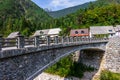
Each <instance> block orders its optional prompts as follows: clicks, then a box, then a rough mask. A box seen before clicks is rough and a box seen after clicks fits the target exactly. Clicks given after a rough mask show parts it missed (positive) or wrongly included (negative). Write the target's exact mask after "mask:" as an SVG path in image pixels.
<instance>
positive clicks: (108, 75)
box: [100, 70, 120, 80]
mask: <svg viewBox="0 0 120 80" xmlns="http://www.w3.org/2000/svg"><path fill="white" fill-rule="evenodd" d="M100 80H120V74H118V73H112V72H110V71H106V70H105V71H102V72H101V75H100Z"/></svg>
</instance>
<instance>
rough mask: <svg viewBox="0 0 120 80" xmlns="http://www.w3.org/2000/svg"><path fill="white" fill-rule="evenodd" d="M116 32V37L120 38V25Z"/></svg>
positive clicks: (115, 28)
mask: <svg viewBox="0 0 120 80" xmlns="http://www.w3.org/2000/svg"><path fill="white" fill-rule="evenodd" d="M114 30H115V32H116V33H115V36H119V37H120V25H117V26H116V27H114Z"/></svg>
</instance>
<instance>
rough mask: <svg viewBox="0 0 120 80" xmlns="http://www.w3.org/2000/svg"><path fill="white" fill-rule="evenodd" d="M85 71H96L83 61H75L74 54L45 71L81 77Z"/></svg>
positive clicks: (63, 75) (64, 75)
mask: <svg viewBox="0 0 120 80" xmlns="http://www.w3.org/2000/svg"><path fill="white" fill-rule="evenodd" d="M85 71H94V68H92V67H90V66H89V67H88V66H86V65H84V64H82V63H77V62H73V61H72V56H68V57H65V58H63V59H61V60H60V61H59V62H57V63H56V64H54V65H53V66H51V67H50V68H48V69H47V70H46V71H45V72H47V73H50V74H56V75H60V76H62V77H69V76H75V77H79V78H81V77H82V76H83V73H84V72H85Z"/></svg>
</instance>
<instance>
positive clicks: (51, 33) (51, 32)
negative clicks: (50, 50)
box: [33, 28, 61, 37]
mask: <svg viewBox="0 0 120 80" xmlns="http://www.w3.org/2000/svg"><path fill="white" fill-rule="evenodd" d="M60 31H61V29H60V28H53V29H44V30H37V31H36V32H35V33H34V35H33V36H42V37H45V36H48V35H49V36H50V37H55V36H58V35H59V33H60Z"/></svg>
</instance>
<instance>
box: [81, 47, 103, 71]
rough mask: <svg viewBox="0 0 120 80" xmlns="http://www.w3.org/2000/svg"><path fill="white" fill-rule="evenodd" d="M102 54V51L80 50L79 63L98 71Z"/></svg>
mask: <svg viewBox="0 0 120 80" xmlns="http://www.w3.org/2000/svg"><path fill="white" fill-rule="evenodd" d="M103 54H104V51H102V50H94V49H86V50H82V51H81V52H80V58H79V62H82V63H83V64H85V65H87V66H91V67H94V68H95V69H99V67H100V63H101V60H102V57H103Z"/></svg>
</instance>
